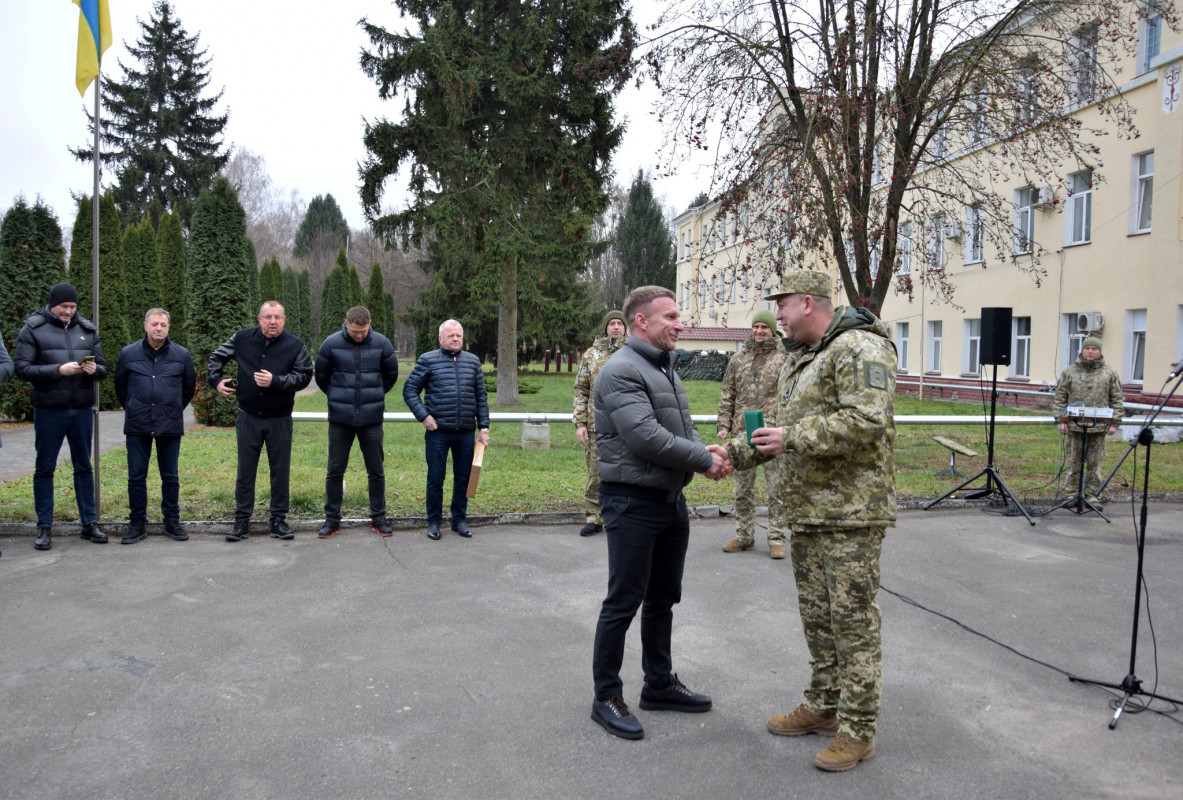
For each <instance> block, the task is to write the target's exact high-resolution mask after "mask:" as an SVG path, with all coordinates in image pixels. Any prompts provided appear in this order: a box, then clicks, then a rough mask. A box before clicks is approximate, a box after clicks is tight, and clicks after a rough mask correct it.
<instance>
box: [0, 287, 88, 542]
mask: <svg viewBox="0 0 1183 800" xmlns="http://www.w3.org/2000/svg"><path fill="white" fill-rule="evenodd" d="M12 360H13V365H14V366H15V368H16V375H17V377H18V378H20V379H21V380H25V381H28V382H29V384H30V390H29V401H30V402H31V403H32V404H33V431H34V432H35V434H36V441H35V445H34V446H35V447H36V449H37V458H36V464H35V466H34V467H33V505H34V507H35V508H36V510H37V538H36V539H35V540H34V541H33V547H35V548H37V549H38V550H48V549H50V548H51V547H53V543H52V541H51V538H50V535H51V534H52V532H53V473H54V469H56V467H57V459H58V453H60V452H61V449H62V440H63V439H65V440H66V441H68V442H69V443H70V460H71V461H73V462H74V497H75V499H76V500H77V502H78V517H79V521H80V522H81V523H82V530H81V533H80V534H79V535H80V536H81V537H82V538H83V539H86V540H87V541H90V542H94V543H95V544H106V543H107V535H106V534H105V533H103V532H102V531H101V530H99V526H98V524H97V523H96V521H95V503H94V469H93V468H92V467H91V464H90V445H91V438H92V434H93V433H94V404H95V394H94V385H95V382H96V381H101V380H102V379H103V378H105V377H107V361H106V359H104V358H103V348H102V345H100V344H99V331H98V328H97V327H95V325H94V323H93V322H91V321H90V320H88V319H84V318H83V317H82V315H81V314H79V313H78V291H77V290H76V289H75V288H74V287H73V286H71V285H70V284H68V283H59V284H57V285H55V286H54V287H53V288H52V289H50V290H49V302H48V303H47V304H46V306H45V308H43V309H41V310H40V311H38V312H36V313H35V314H33V315H32V316H31V317H29V318H28V319H27V320H25V327H23V328H21V332H20V335H19V336H17V340H16V349H15V351H14V354H13V359H12Z"/></svg>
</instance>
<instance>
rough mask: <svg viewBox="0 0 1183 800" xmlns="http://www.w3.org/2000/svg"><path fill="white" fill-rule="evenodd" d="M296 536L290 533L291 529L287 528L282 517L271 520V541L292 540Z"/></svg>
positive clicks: (285, 521) (286, 523)
mask: <svg viewBox="0 0 1183 800" xmlns="http://www.w3.org/2000/svg"><path fill="white" fill-rule="evenodd" d="M295 536H296V534H294V533H292V529H291V528H289V527H288V522H287V520H286V519H284V518H283V517H272V518H271V538H272V539H294V538H295Z"/></svg>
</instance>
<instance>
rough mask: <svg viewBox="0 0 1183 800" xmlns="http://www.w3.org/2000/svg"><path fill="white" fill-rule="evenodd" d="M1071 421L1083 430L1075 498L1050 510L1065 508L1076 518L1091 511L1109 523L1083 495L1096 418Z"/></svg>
mask: <svg viewBox="0 0 1183 800" xmlns="http://www.w3.org/2000/svg"><path fill="white" fill-rule="evenodd" d="M1073 421H1075V422H1076V424H1078V425H1079V426H1080V427H1082V428H1084V430H1083V431H1081V436H1083V437H1084V441H1083V442H1082V444H1081V448H1080V465H1079V466H1078V467H1077V468H1078V469H1079V470H1080V473H1079V475H1078V478H1079V480H1078V481H1077V486H1076V496H1075V497H1069V498H1068V499H1067V500H1065V501H1063V502H1062V503H1057V504H1056V505H1054V506H1052V509H1051V510H1052V511H1057V510H1059V509H1061V508H1066V509H1068V510H1069V511H1071V512H1073V513H1074V514H1076V515H1077V516H1080V515H1081V514H1083V513H1085V511H1092V512H1094V513H1096V515H1097V516H1098V517H1100V518H1101V519H1103V520H1105V521H1106V522H1109V517H1107V516H1105V515H1104V514H1103V513H1102V512H1101V509H1100V508H1098V507H1097V505H1096V504H1095V503H1093V502H1091V501H1090V500H1089V499H1088V498H1086V497H1085V495H1084V483H1085V464H1087V463H1088V452H1089V437H1090V436H1091V435H1092V432H1093V428H1096V427H1097V425H1098V418H1097V417H1074V418H1073ZM1068 424H1072V423H1071V422H1069V423H1068ZM1101 424H1106V425H1107V424H1108V423H1104V421H1103V420H1102V421H1101ZM1070 433H1071V432H1070ZM1100 493H1101V490H1100V489H1098V490H1097V494H1098V495H1099V494H1100ZM1049 513H1050V512H1049Z"/></svg>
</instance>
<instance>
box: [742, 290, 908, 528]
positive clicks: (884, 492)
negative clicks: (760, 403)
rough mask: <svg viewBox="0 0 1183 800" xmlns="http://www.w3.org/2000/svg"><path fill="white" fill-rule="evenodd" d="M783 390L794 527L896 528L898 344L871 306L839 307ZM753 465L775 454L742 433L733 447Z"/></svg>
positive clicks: (798, 355) (784, 483)
mask: <svg viewBox="0 0 1183 800" xmlns="http://www.w3.org/2000/svg"><path fill="white" fill-rule="evenodd" d="M787 349H788V350H789V353H788V356H787V362H786V365H785V368H784V370H783V371H782V372H781V377H780V383H779V386H778V389H777V393H778V398H777V407H776V420H777V422H778V423H779V424H780V426H781V427H782V429H783V430H784V436H785V453H784V455H782V456H779V458H780V459H781V462H780V468H781V474H782V479H781V487H782V488H781V491H782V492H784V494H785V501H786V506H787V508H788V513H789V521H790V524H791V525H792V526H793V527H794V529H810V528H813V529H819V528H820V529H827V528H865V527H890V526H893V525H895V517H896V495H895V455H894V452H893V448H894V446H895V418H894V414H895V375H896V353H895V345H893V344H892V343H891V340H890V339H889V338H888V335H887V330H886V328H885V327H884V326H883V323H881V322H880V321H879V320H878V319H877V318H876V317H875V316H874V315H873V314H871V312H869V311H867V310H866V309H861V308H850V307H846V306H839V307H838V308H837V309H835V314H834V320H833V322H831V323H830V327H829V328H828V329H827V330H826V332H825V333H824V334H823V335H822V339H821V341H820V342H818V343H817V344H816V345H815V346H813V347H810V348H806V347H805V346H804V345H800V344H796V343H791V344H790V345H789V346H788V347H787ZM727 450H728V453H729V454H730V456H731V460H732V463H733V464H735V466H736V467H738V468H750V467H752V466H755V465H756V464H759V463H762V462H764V461H768V460H770V458H771V457H770V456H766V455H764V454H762V453H759V452H757V451H756V450H754V449H752V448H751V447H749V446H748V445H747V443H746V441H745V440H744V437H742V436H736V437H733V438H732V440H731V442H730V444H728V446H727Z"/></svg>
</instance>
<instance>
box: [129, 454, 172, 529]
mask: <svg viewBox="0 0 1183 800" xmlns="http://www.w3.org/2000/svg"><path fill="white" fill-rule="evenodd" d="M153 439H155V440H156V468H157V469H158V470H160V514H161V516H163V517H164V519H165V520H172V521H173V522H177V521H178V520H180V518H181V503H180V495H181V477H180V473H179V471H178V470H177V459H178V458H179V456H180V453H181V437H180V436H156V437H152V436H133V435H130V434H129V435H128V437H127V506H128V511H129V513H128V519H130V520H131V521H132V522H147V521H148V463H149V462H150V461H151V460H152V440H153Z"/></svg>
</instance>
